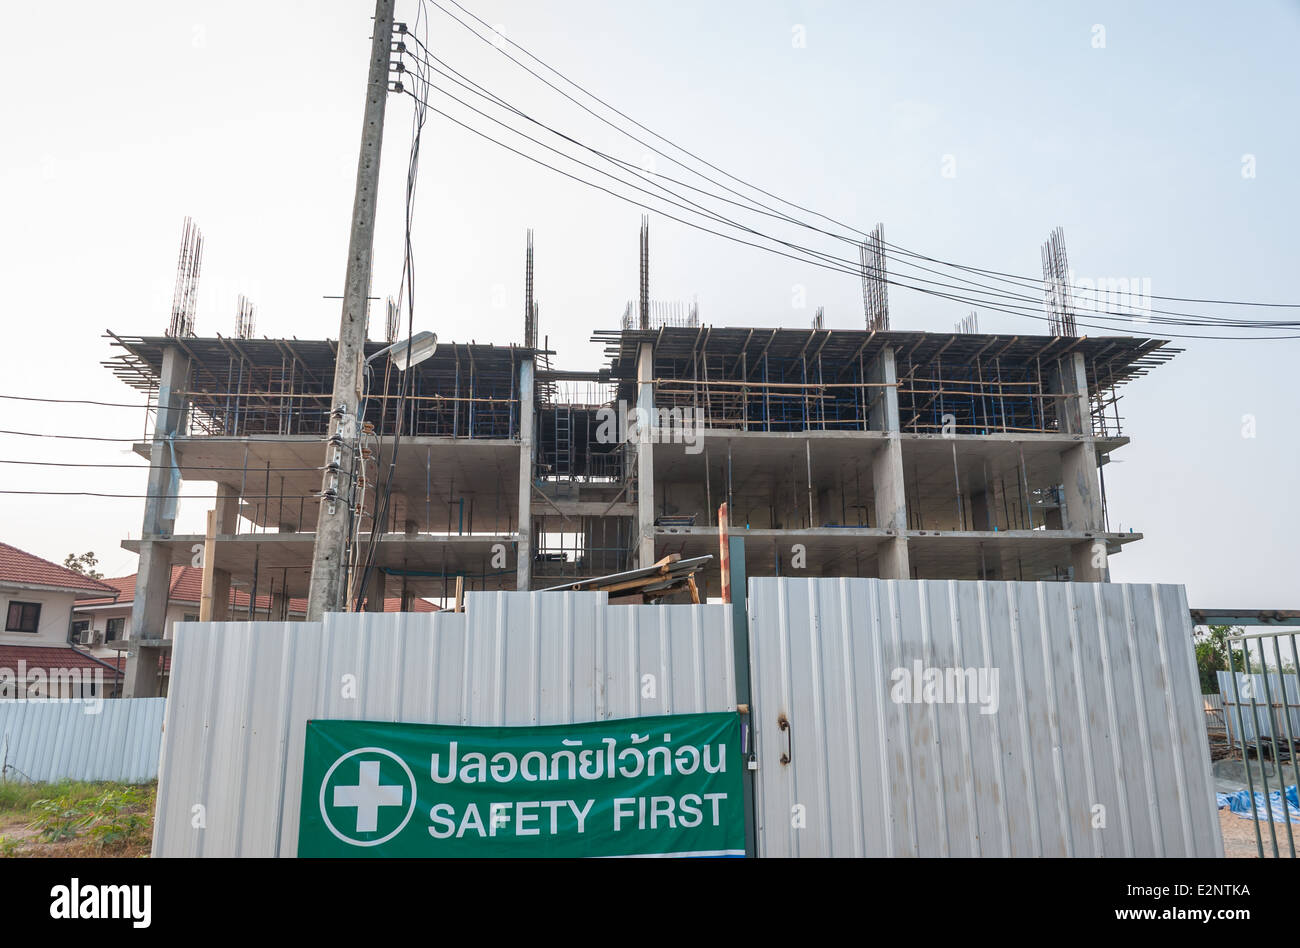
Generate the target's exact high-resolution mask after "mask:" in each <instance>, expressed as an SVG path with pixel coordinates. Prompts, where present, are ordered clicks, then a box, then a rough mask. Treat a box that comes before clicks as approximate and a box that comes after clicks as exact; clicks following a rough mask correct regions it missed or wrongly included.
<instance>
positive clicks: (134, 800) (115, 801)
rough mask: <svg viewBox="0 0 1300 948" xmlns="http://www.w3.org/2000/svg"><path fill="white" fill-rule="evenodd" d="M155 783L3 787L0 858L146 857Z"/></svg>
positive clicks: (56, 784) (77, 783) (1, 788)
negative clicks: (96, 855)
mask: <svg viewBox="0 0 1300 948" xmlns="http://www.w3.org/2000/svg"><path fill="white" fill-rule="evenodd" d="M156 791H157V784H156V783H148V784H141V785H132V784H120V783H84V782H81V781H72V780H65V781H60V782H59V783H53V784H49V783H47V784H30V783H16V782H14V783H0V830H3V833H4V834H6V835H0V856H15V855H24V856H25V855H63V854H65V853H66V854H71V853H70V850H71V849H74V848H75V849H76V850H77V851H78V853H79V854H80V853H81V852H83V851H85V850H89V853H87V854H96V853H104V854H109V853H112V854H128V855H136V854H147V852H148V848H149V840H150V837H151V836H152V830H153V810H154V797H155V793H156Z"/></svg>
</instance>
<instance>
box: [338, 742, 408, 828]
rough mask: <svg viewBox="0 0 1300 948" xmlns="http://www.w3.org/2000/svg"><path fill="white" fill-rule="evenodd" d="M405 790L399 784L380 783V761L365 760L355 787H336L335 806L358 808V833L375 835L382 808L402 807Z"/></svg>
mask: <svg viewBox="0 0 1300 948" xmlns="http://www.w3.org/2000/svg"><path fill="white" fill-rule="evenodd" d="M404 796H405V788H404V787H402V786H400V785H397V784H385V785H383V786H381V785H380V783H379V761H377V760H363V761H362V762H361V773H360V779H359V780H358V782H357V785H356V786H354V787H335V788H334V805H335V806H354V807H356V808H357V832H358V833H373V832H374V831H375V829H376V828H377V827H378V826H379V808H380V807H381V806H401V805H402V798H403V797H404Z"/></svg>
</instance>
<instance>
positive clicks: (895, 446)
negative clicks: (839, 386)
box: [870, 346, 911, 579]
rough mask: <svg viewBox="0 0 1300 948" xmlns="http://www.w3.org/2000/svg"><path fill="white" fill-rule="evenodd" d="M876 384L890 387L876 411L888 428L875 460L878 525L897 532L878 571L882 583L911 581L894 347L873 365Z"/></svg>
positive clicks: (874, 419)
mask: <svg viewBox="0 0 1300 948" xmlns="http://www.w3.org/2000/svg"><path fill="white" fill-rule="evenodd" d="M870 375H871V380H872V381H873V382H883V383H886V387H885V388H882V389H880V390H879V391H880V392H881V393H882V395H881V397H880V398H879V400H878V401H877V402H876V405H875V406H874V407H873V408H872V413H871V419H872V424H873V427H874V426H875V425H876V424H881V425H883V426H884V428H883V430H884V431H885V434H886V438H885V442H884V443H883V444H882V445H881V446H880V448H879V449H877V451H876V452H875V454H874V455H873V456H872V459H871V482H872V486H873V488H874V493H875V497H876V523H875V526H876V527H878V528H880V529H882V530H892V531H894V537H893V538H892V539H890V540H889V541H887V542H886V543H884V544H882V545H881V549H880V552H879V554H878V557H877V571H878V572H879V574H880V578H881V579H911V570H910V566H909V564H908V557H907V492H906V488H905V484H906V482H905V481H904V479H903V445H902V441H901V440H900V439H899V419H898V388H897V383H898V371H897V369H896V367H895V364H894V348H893V346H885V347H884V348H883V349H881V351H880V355H879V356H878V357H877V358H876V359H874V360H873V361H872V364H871V369H870Z"/></svg>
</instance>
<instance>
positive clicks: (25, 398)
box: [0, 395, 158, 409]
mask: <svg viewBox="0 0 1300 948" xmlns="http://www.w3.org/2000/svg"><path fill="white" fill-rule="evenodd" d="M0 398H10V399H14V400H15V401H20V402H49V403H51V404H55V405H102V406H103V407H105V408H143V409H152V408H157V407H158V406H157V405H135V404H128V403H126V402H95V401H91V400H89V399H85V398H39V397H37V396H35V395H0Z"/></svg>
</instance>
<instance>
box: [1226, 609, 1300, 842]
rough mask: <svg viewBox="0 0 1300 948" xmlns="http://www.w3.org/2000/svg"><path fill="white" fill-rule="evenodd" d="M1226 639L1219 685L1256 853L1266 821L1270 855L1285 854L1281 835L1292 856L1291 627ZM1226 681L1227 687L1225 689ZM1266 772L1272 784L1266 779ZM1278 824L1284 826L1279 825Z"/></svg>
mask: <svg viewBox="0 0 1300 948" xmlns="http://www.w3.org/2000/svg"><path fill="white" fill-rule="evenodd" d="M1283 637H1285V638H1286V639H1288V644H1289V645H1290V648H1291V655H1290V658H1289V659H1285V660H1284V658H1283V652H1282V646H1281V644H1280V641H1279V640H1281V639H1282V638H1283ZM1227 641H1228V672H1227V673H1226V674H1227V675H1228V679H1229V680H1227V681H1225V680H1224V678H1223V676H1224V674H1225V673H1224V672H1220V673H1219V677H1220V681H1221V686H1220V688H1221V690H1223V693H1224V698H1223V708H1224V712H1225V714H1224V717H1225V718H1226V719H1227V725H1228V732H1229V733H1228V740H1229V744H1230V746H1233V747H1240V748H1241V757H1242V764H1243V766H1244V769H1245V771H1246V783H1247V788H1248V790H1249V793H1250V803H1251V809H1252V811H1253V816H1254V817H1255V818H1254V820H1253V822H1254V824H1255V844H1256V847H1257V848H1258V850H1259V855H1260V858H1264V856H1265V848H1264V830H1263V828H1262V827H1261V826H1260V823H1261V822H1267V824H1268V837H1269V844H1270V847H1271V849H1272V854H1273V857H1274V858H1277V857H1279V856H1281V855H1283V854H1284V853H1283V852H1282V846H1281V845H1279V839H1280V838H1281V841H1282V842H1283V843H1284V844H1285V847H1286V853H1285V854H1287V855H1289V856H1290V857H1291V858H1292V859H1295V858H1296V836H1297V835H1300V827H1293V825H1292V823H1293V822H1295V821H1297V820H1300V799H1297V795H1298V794H1300V771H1298V770H1297V764H1296V756H1295V754H1296V737H1297V736H1298V735H1300V687H1298V684H1300V683H1298V681H1297V677H1296V675H1295V674H1294V668H1295V662H1296V657H1297V655H1298V654H1300V653H1297V652H1296V640H1295V632H1293V631H1287V632H1280V631H1278V632H1252V633H1247V634H1242V635H1230V636H1228V640H1227ZM1270 646H1271V655H1270ZM1252 651H1253V652H1254V656H1253V657H1252V654H1251V653H1252ZM1284 661H1286V662H1288V663H1289V664H1290V665H1291V668H1292V671H1290V672H1288V671H1287V666H1286V664H1284ZM1252 665H1253V666H1254V668H1252ZM1239 669H1240V670H1239ZM1256 669H1258V670H1256ZM1224 684H1226V685H1229V688H1230V690H1228V689H1223V688H1222V685H1224ZM1252 744H1253V748H1254V752H1255V760H1256V761H1257V762H1258V764H1259V780H1260V783H1261V785H1262V787H1263V792H1262V794H1258V795H1257V794H1256V792H1255V771H1254V770H1253V769H1252V767H1251V760H1250V750H1249V748H1250V747H1251V745H1252ZM1266 756H1267V757H1268V758H1269V759H1270V760H1271V761H1272V767H1271V768H1270V767H1267V766H1265V763H1264V759H1265V757H1266ZM1270 771H1271V772H1272V775H1273V777H1274V778H1275V784H1276V785H1273V784H1270V781H1269V775H1270ZM1288 771H1289V772H1290V780H1289V781H1288V779H1287V773H1288ZM1293 800H1294V802H1292V801H1293ZM1278 823H1281V824H1282V826H1283V827H1284V829H1280V828H1279V827H1278Z"/></svg>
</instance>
